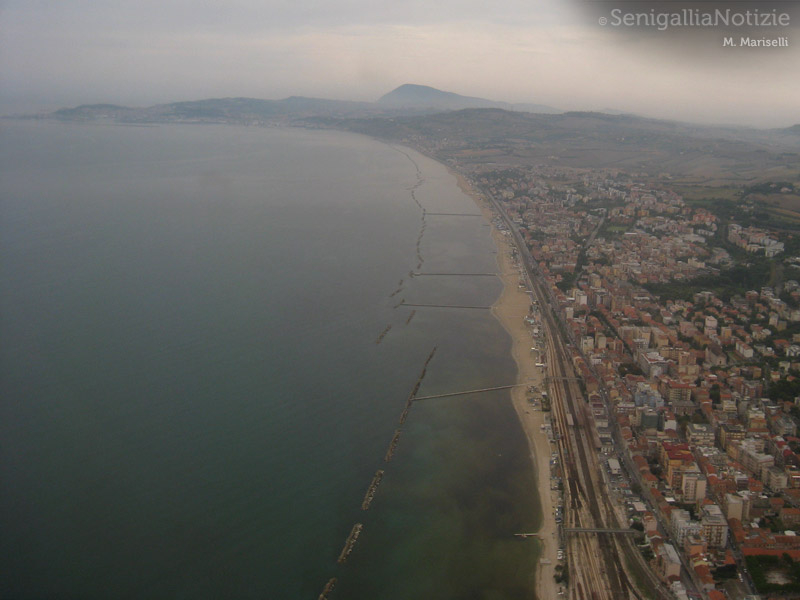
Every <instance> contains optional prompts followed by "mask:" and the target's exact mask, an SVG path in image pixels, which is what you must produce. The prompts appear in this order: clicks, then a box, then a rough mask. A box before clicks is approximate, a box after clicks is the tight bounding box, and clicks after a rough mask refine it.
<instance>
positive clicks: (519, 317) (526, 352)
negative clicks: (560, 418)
mask: <svg viewBox="0 0 800 600" xmlns="http://www.w3.org/2000/svg"><path fill="white" fill-rule="evenodd" d="M448 170H449V171H450V172H451V173H452V174H453V175H455V177H456V180H457V182H458V187H459V188H460V189H461V190H462V191H463V192H464V193H465V194H467V195H468V196H469V197H471V198H472V199H473V201H474V202H475V204H476V206H477V207H478V209H479V210H480V211H481V214H483V218H484V219H485V220H486V221H487V223H489V225H490V227H491V235H492V240H493V242H494V245H495V247H496V248H497V266H498V277H499V278H500V280H501V281H502V282H503V291H502V293H501V294H500V297H499V298H498V299H497V300H496V301H495V303H494V304H493V305H492V315H493V316H494V317H495V318H496V319H497V320H498V321H499V322H500V324H501V325H502V326H503V329H505V330H506V331H507V332H508V334H509V335H510V336H511V340H512V344H511V354H512V356H513V358H514V362H515V363H516V365H517V380H516V381H517V383H523V382H530V383H531V384H533V385H537V386H539V387H541V386H542V384H543V377H542V375H541V373H540V372H539V371H540V369H539V368H537V367H536V361H535V360H534V358H533V356H532V355H531V352H530V347H531V343H532V339H531V334H530V331H529V329H528V327H527V326H526V325H525V323H524V322H523V319H524V317H526V316H527V315H528V310H529V307H530V303H531V301H530V297H529V296H528V294H527V293H526V292H525V291H524V290H521V289H520V288H519V271H518V269H517V267H516V266H515V264H514V261H513V260H512V258H511V248H512V246H513V244H512V242H511V241H510V240H509V239H508V237H506V236H505V235H503V233H501V232H500V231H499V230H498V229H497V228H496V227H495V226H494V225H493V224H492V217H493V212H492V207H491V205H490V204H489V203H488V202H487V201H486V200H484V199H483V198H481V197H480V196H479V195H478V194H477V193H476V192H475V190H474V189H472V187H471V186H470V185H469V183H468V182H467V180H466V178H465V177H464V176H463V175H461V174H459V173H456V172H455V171H453V170H452V169H448ZM526 392H527V388H526V387H516V388H513V389H512V390H511V401H512V404H513V406H514V410H515V411H516V413H517V417H518V419H519V422H520V425H521V426H522V430H523V432H524V433H525V437H526V438H527V440H528V449H529V452H530V458H531V463H532V466H533V471H534V478H535V480H536V489H537V490H538V494H539V502H540V505H541V523H540V524H539V528H538V529H537V532H536V533H538V536H539V538H538V540H539V548H538V554H539V556H538V561H537V565H536V575H535V587H534V589H535V596H536V598H538V599H539V600H544V599H546V598H555V597H557V591H558V585H557V584H556V583H555V580H554V578H553V577H554V572H555V565H556V563H557V560H556V551H557V549H558V540H557V539H556V534H557V531H556V524H555V521H554V520H553V519H552V518H551V515H552V514H553V510H554V506H555V502H554V497H553V492H552V491H551V489H550V453H551V449H550V442H549V441H548V439H547V434H546V433H545V432H544V431H543V430H542V425H544V415H545V413H544V412H542V411H541V410H534V409H533V408H531V406H530V403H529V402H528V400H527V398H526Z"/></svg>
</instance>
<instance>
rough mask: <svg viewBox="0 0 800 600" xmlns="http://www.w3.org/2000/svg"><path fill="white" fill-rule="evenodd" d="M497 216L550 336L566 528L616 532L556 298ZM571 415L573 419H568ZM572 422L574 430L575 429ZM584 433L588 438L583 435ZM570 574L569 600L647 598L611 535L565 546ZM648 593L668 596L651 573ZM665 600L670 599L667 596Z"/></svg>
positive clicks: (628, 548)
mask: <svg viewBox="0 0 800 600" xmlns="http://www.w3.org/2000/svg"><path fill="white" fill-rule="evenodd" d="M492 203H493V204H494V206H495V208H496V210H497V212H498V214H500V215H501V216H502V217H503V219H504V220H505V221H506V223H507V225H508V227H509V229H510V230H511V232H512V234H513V236H514V240H515V244H516V246H517V249H518V254H519V256H520V260H521V264H522V267H523V268H524V270H525V273H526V275H527V279H528V281H529V283H530V285H531V288H532V291H533V292H534V294H535V296H536V298H537V300H538V302H539V305H540V307H541V311H540V312H541V315H542V324H543V327H544V330H545V334H546V343H547V356H548V369H549V370H550V373H549V376H550V382H551V386H550V393H551V396H552V397H551V402H550V405H551V411H552V415H553V417H554V418H553V427H554V434H556V437H557V444H558V448H559V453H560V456H561V465H562V475H563V478H562V480H563V481H564V482H565V484H566V486H565V496H566V498H565V502H564V513H565V514H564V523H565V524H566V523H570V524H571V526H572V527H596V528H605V527H616V526H618V525H619V524H618V523H617V517H616V514H615V512H614V510H613V507H612V506H611V500H610V498H609V496H608V493H607V490H606V489H605V486H604V484H603V483H602V482H601V481H598V479H597V477H598V475H599V469H600V465H599V461H598V458H597V452H596V450H595V448H594V447H593V446H590V444H592V441H591V440H592V439H593V436H592V435H589V433H590V432H591V427H592V426H593V424H591V423H588V422H587V417H586V413H585V411H584V408H583V394H582V393H581V391H580V388H579V386H578V384H577V382H576V379H575V373H574V372H573V367H572V364H571V362H570V361H569V360H568V357H570V356H571V353H570V352H569V351H568V348H567V347H566V344H565V341H564V339H563V337H562V335H561V331H560V329H559V327H558V325H557V323H556V321H555V318H554V316H553V314H552V313H551V311H550V310H549V307H550V306H551V305H552V304H551V297H550V294H549V293H548V291H547V290H546V289H545V288H544V284H543V280H542V278H541V277H537V276H536V275H537V269H536V268H535V266H534V265H533V263H532V260H531V257H530V255H529V254H528V253H527V251H526V249H525V246H524V244H523V243H522V240H521V239H520V237H519V233H518V232H517V230H516V228H515V227H514V225H513V223H511V222H510V220H509V219H508V218H507V217H506V215H505V213H504V211H503V210H502V209H501V207H499V206H498V205H497V203H496V202H495V201H494V200H493V199H492ZM567 415H571V419H568V418H567ZM570 422H571V423H572V424H573V425H572V426H570ZM581 433H583V434H584V435H581ZM565 549H566V551H567V552H566V556H567V562H568V569H569V571H568V572H569V586H568V592H569V593H568V598H571V599H574V600H621V599H625V600H639V599H642V598H643V596H642V594H641V592H640V591H639V590H638V589H637V588H636V586H635V585H634V584H633V582H632V581H631V579H630V578H629V575H628V571H627V569H626V565H625V563H624V561H623V558H622V555H623V554H624V555H626V557H627V558H628V560H629V561H640V562H641V560H642V559H641V556H640V555H639V554H638V550H637V549H636V548H635V547H634V546H633V542H632V541H631V540H630V539H626V540H617V539H615V537H614V536H613V535H612V534H609V533H597V534H595V535H593V536H572V537H571V538H569V539H568V540H565ZM647 571H648V574H649V577H650V583H651V584H652V586H648V587H649V588H650V589H648V592H651V593H654V592H655V593H658V594H659V595H663V588H661V586H660V582H659V581H658V579H657V578H656V577H655V575H654V574H653V573H652V571H650V570H649V569H647ZM648 597H649V596H648ZM664 597H666V596H664Z"/></svg>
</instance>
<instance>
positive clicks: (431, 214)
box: [425, 212, 483, 217]
mask: <svg viewBox="0 0 800 600" xmlns="http://www.w3.org/2000/svg"><path fill="white" fill-rule="evenodd" d="M425 214H427V215H429V216H435V217H482V216H483V215H482V214H480V213H443V212H429V213H425Z"/></svg>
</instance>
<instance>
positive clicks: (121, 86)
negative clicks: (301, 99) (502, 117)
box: [0, 0, 800, 125]
mask: <svg viewBox="0 0 800 600" xmlns="http://www.w3.org/2000/svg"><path fill="white" fill-rule="evenodd" d="M0 16H2V25H0V102H3V103H4V104H5V105H8V104H9V103H10V102H11V101H12V100H14V99H17V100H19V99H25V101H26V102H37V101H38V103H39V105H41V106H45V107H53V104H54V103H58V102H61V104H62V105H63V104H79V103H84V102H99V101H107V102H116V103H121V104H136V105H143V104H153V103H158V102H168V101H174V100H183V99H197V98H204V97H219V96H254V97H262V98H280V97H285V96H289V95H307V96H325V97H335V98H342V99H359V100H373V99H376V98H377V97H379V96H380V95H382V94H383V93H386V92H387V91H389V90H390V89H392V88H393V87H395V86H397V85H400V84H402V83H409V82H413V83H421V84H427V85H432V86H434V87H438V88H442V89H448V90H452V91H455V92H458V93H462V94H467V95H475V96H482V97H487V98H492V99H497V100H506V101H515V102H536V103H543V104H551V105H555V106H560V107H564V108H567V109H598V108H606V107H609V108H616V109H620V110H627V111H631V112H637V113H640V114H647V115H653V116H662V117H669V118H680V119H688V120H698V121H700V120H714V121H720V120H722V121H731V122H742V123H752V124H760V125H788V124H790V123H792V122H794V121H796V120H797V114H796V106H797V105H798V101H800V88H799V87H798V86H800V84H799V83H798V82H797V81H796V79H797V78H795V77H792V76H791V74H792V73H794V72H795V71H796V64H797V62H796V61H797V58H798V56H797V51H796V50H794V51H793V52H785V53H782V54H781V53H776V52H772V53H769V52H761V53H758V52H750V53H748V54H744V53H739V54H733V53H731V52H727V53H724V52H721V49H720V48H717V45H716V44H715V43H710V42H709V40H705V43H706V44H709V45H708V47H707V49H706V51H705V52H697V51H696V44H695V45H692V44H683V43H681V42H680V35H690V34H692V33H693V32H684V33H683V34H680V35H678V41H677V42H676V41H675V40H676V38H675V37H672V36H670V37H667V36H660V37H659V36H658V35H652V32H650V34H647V35H637V34H636V32H633V33H630V32H629V34H628V35H618V32H614V31H609V30H608V29H603V28H602V27H600V26H598V25H596V24H591V23H586V22H585V19H583V20H582V19H579V18H576V16H575V13H574V11H573V10H572V9H571V8H564V7H563V5H561V4H555V3H552V2H545V3H540V4H536V5H534V3H531V2H517V1H516V0H513V1H510V2H507V3H504V4H502V5H500V6H498V7H496V8H495V6H494V5H493V6H492V7H491V8H489V7H488V5H487V4H485V3H484V2H477V1H475V0H466V1H465V2H461V3H456V2H452V1H451V2H448V3H446V4H441V3H437V4H435V5H434V4H433V3H430V5H429V4H428V3H423V2H419V1H416V0H412V1H410V2H405V3H384V4H378V5H376V4H375V3H374V2H367V1H366V0H341V1H338V2H332V1H330V0H327V1H325V2H322V1H319V2H308V1H306V2H302V3H292V2H283V1H275V2H269V3H267V4H261V3H256V2H245V1H242V0H239V1H238V2H233V3H225V4H221V3H206V4H205V5H199V7H198V4H197V3H196V2H187V1H184V0H175V1H172V2H167V3H164V4H163V5H162V4H159V3H155V2H151V1H150V0H142V2H138V3H135V4H134V3H114V2H105V3H102V6H97V5H95V3H89V2H85V1H83V0H76V1H75V2H71V3H69V4H68V5H63V6H56V7H52V6H50V8H48V9H45V8H44V6H43V5H42V3H38V2H26V3H20V2H6V4H5V5H4V8H3V14H2V15H0ZM694 41H695V42H697V41H698V40H696V39H695V40H694ZM711 41H712V42H713V40H711ZM798 47H800V44H798ZM688 48H691V51H689V50H688Z"/></svg>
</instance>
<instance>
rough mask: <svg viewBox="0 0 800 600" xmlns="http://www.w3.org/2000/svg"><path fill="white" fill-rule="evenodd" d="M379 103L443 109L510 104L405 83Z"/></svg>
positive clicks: (500, 106)
mask: <svg viewBox="0 0 800 600" xmlns="http://www.w3.org/2000/svg"><path fill="white" fill-rule="evenodd" d="M378 103H379V104H384V105H389V106H395V107H400V106H402V107H406V108H409V107H413V108H438V109H445V110H459V109H462V108H506V109H509V108H510V105H509V104H506V103H505V102H494V101H492V100H485V99H483V98H473V97H470V96H461V95H460V94H454V93H453V92H444V91H442V90H437V89H436V88H433V87H430V86H427V85H419V84H416V83H405V84H403V85H401V86H400V87H398V88H395V89H394V90H392V91H391V92H389V93H388V94H386V95H385V96H382V97H381V98H380V100H378Z"/></svg>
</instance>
